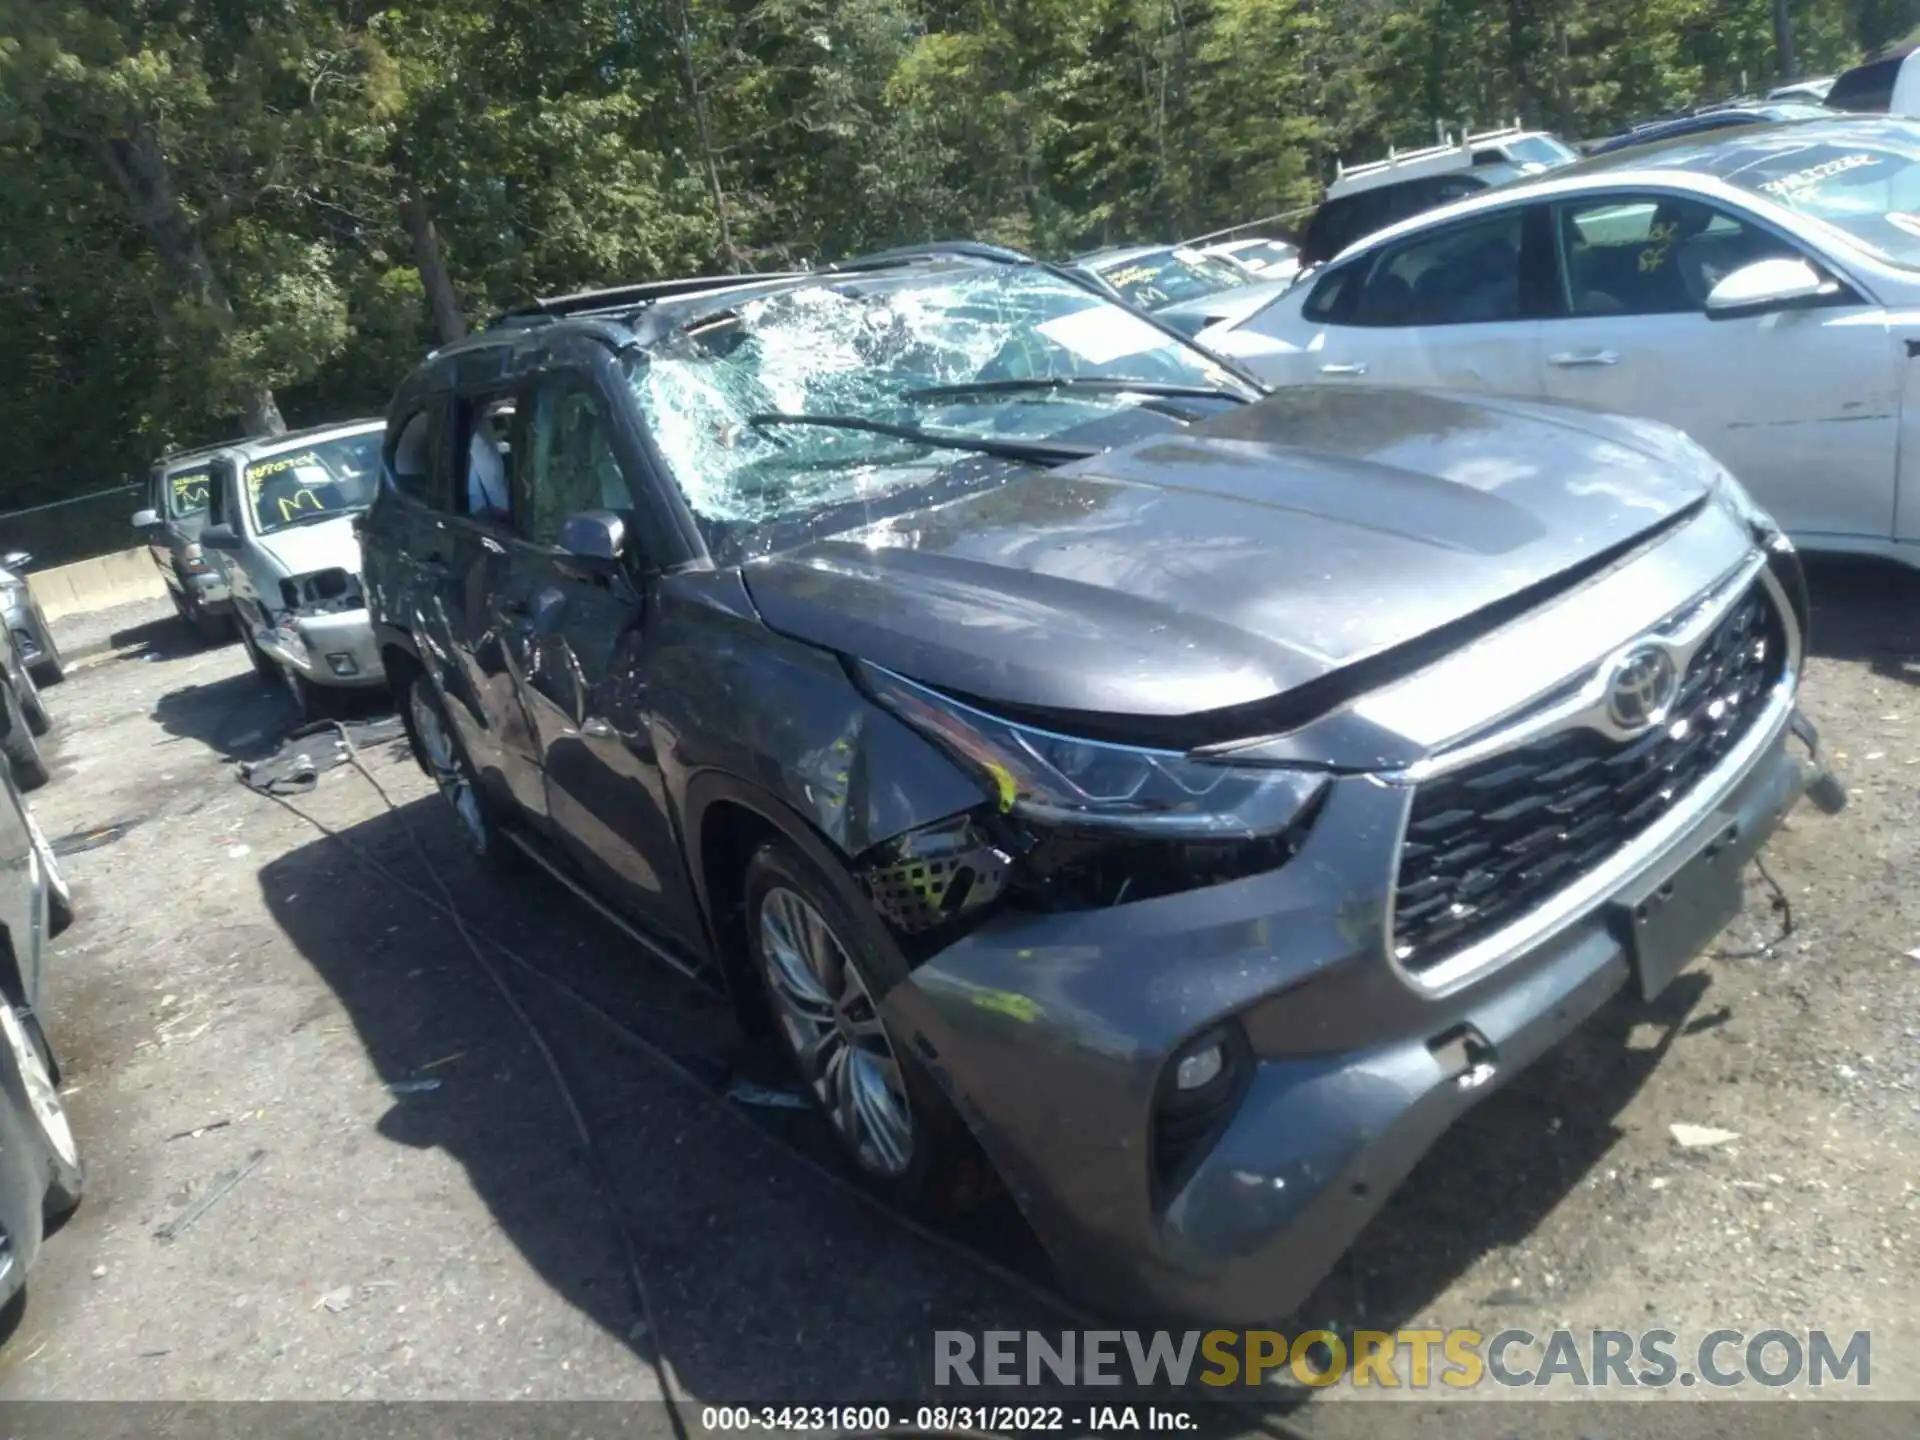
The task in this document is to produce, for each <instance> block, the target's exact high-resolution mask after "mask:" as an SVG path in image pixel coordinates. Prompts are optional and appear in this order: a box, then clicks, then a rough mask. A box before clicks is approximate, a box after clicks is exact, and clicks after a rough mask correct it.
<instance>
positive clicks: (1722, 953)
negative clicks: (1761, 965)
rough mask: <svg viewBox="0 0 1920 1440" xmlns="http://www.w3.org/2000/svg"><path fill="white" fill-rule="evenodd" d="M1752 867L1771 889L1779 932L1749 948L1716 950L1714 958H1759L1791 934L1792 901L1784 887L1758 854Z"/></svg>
mask: <svg viewBox="0 0 1920 1440" xmlns="http://www.w3.org/2000/svg"><path fill="white" fill-rule="evenodd" d="M1753 868H1754V869H1756V870H1758V871H1759V872H1760V878H1761V879H1762V880H1764V881H1766V882H1767V885H1768V887H1769V888H1770V889H1772V891H1773V910H1774V913H1776V914H1777V915H1779V916H1780V933H1779V934H1778V935H1776V936H1774V937H1773V939H1771V940H1769V941H1767V943H1766V944H1764V945H1757V946H1755V947H1754V948H1753V949H1751V950H1716V951H1714V952H1713V958H1714V959H1716V960H1759V959H1762V958H1763V957H1765V956H1767V955H1770V954H1772V953H1773V951H1774V950H1776V949H1777V948H1779V947H1780V946H1782V945H1784V944H1786V943H1787V941H1788V940H1789V939H1790V938H1792V935H1793V902H1792V901H1791V900H1789V899H1788V898H1787V891H1786V887H1785V886H1783V885H1782V884H1781V883H1780V882H1779V881H1778V880H1776V879H1774V878H1773V872H1772V871H1771V870H1769V869H1767V862H1766V861H1765V860H1762V859H1761V858H1760V857H1759V856H1758V855H1755V856H1754V857H1753Z"/></svg>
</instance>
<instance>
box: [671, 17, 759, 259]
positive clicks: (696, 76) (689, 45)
mask: <svg viewBox="0 0 1920 1440" xmlns="http://www.w3.org/2000/svg"><path fill="white" fill-rule="evenodd" d="M676 18H677V19H678V20H679V22H680V23H679V25H678V26H677V27H676V31H675V34H674V40H675V42H676V43H677V44H678V46H679V48H680V78H681V79H682V80H683V81H685V82H686V87H687V103H688V104H689V105H690V106H692V108H693V126H694V134H695V138H696V139H697V140H698V141H699V145H700V173H701V177H702V178H703V179H704V180H705V181H706V183H707V199H708V201H709V203H711V204H712V206H713V221H714V224H715V225H716V226H718V227H719V230H720V254H721V256H722V258H723V259H724V260H725V262H726V266H727V269H729V270H731V271H734V272H736V273H737V272H738V271H739V270H740V269H741V268H742V267H741V261H740V252H739V251H738V250H736V249H735V248H734V244H733V221H732V219H731V217H730V216H729V215H728V213H727V192H726V190H725V188H724V187H722V185H721V184H720V162H719V160H718V159H717V158H716V156H715V153H714V145H713V126H712V123H711V121H710V119H709V117H708V114H707V92H706V89H705V87H704V86H702V85H701V83H700V67H699V65H698V63H697V62H696V60H695V58H694V53H693V16H692V15H691V14H689V13H688V11H687V6H686V0H681V3H680V5H679V6H678V9H677V16H676Z"/></svg>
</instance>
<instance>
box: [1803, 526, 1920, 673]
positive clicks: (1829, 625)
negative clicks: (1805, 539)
mask: <svg viewBox="0 0 1920 1440" xmlns="http://www.w3.org/2000/svg"><path fill="white" fill-rule="evenodd" d="M1806 567H1807V590H1808V593H1809V596H1810V598H1811V599H1812V601H1813V634H1812V646H1811V649H1812V651H1813V653H1814V654H1815V655H1818V656H1821V657H1823V658H1825V659H1828V660H1852V661H1863V662H1865V663H1866V664H1867V665H1868V667H1869V668H1871V669H1872V671H1873V673H1874V674H1876V675H1881V676H1885V677H1886V678H1887V679H1889V680H1899V681H1901V682H1903V683H1905V684H1908V685H1920V571H1916V570H1915V569H1914V568H1913V567H1912V566H1909V565H1901V564H1898V563H1896V562H1895V561H1891V560H1866V559H1853V558H1849V557H1844V556H1809V557H1807V560H1806Z"/></svg>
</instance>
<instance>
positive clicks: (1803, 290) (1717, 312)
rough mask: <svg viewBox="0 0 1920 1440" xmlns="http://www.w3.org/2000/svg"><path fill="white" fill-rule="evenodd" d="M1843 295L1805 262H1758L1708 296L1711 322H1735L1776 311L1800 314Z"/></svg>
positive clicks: (1708, 312) (1745, 267)
mask: <svg viewBox="0 0 1920 1440" xmlns="http://www.w3.org/2000/svg"><path fill="white" fill-rule="evenodd" d="M1839 293H1840V286H1839V284H1838V283H1837V282H1835V281H1832V280H1829V279H1827V278H1826V277H1824V276H1823V275H1821V273H1820V272H1819V271H1818V270H1816V269H1814V268H1813V266H1811V265H1810V264H1808V263H1807V262H1806V261H1805V260H1795V259H1785V258H1781V259H1774V260H1756V261H1754V262H1753V264H1751V265H1742V266H1741V267H1740V268H1739V269H1738V270H1736V271H1734V272H1733V273H1732V274H1731V275H1729V276H1727V278H1726V279H1724V280H1722V281H1721V282H1720V283H1719V284H1718V285H1716V286H1714V287H1713V290H1712V293H1710V294H1709V295H1708V296H1707V318H1708V319H1709V320H1735V319H1738V318H1739V317H1741V316H1743V315H1766V314H1770V313H1772V312H1773V311H1775V310H1798V309H1803V308H1805V307H1806V306H1808V305H1818V304H1819V303H1820V302H1821V301H1823V300H1826V299H1829V298H1831V297H1832V296H1835V295H1838V294H1839Z"/></svg>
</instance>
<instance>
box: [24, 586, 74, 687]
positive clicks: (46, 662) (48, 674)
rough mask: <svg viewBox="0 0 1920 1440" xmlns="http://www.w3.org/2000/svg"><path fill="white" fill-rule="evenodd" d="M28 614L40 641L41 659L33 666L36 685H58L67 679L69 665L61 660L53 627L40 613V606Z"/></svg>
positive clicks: (34, 607) (36, 606)
mask: <svg viewBox="0 0 1920 1440" xmlns="http://www.w3.org/2000/svg"><path fill="white" fill-rule="evenodd" d="M28 613H29V617H30V618H31V620H32V621H33V633H34V635H35V636H36V637H38V639H39V641H40V658H39V659H38V660H37V661H35V662H34V666H33V681H34V684H36V685H58V684H59V683H60V682H61V681H62V680H64V679H66V678H67V664H66V661H64V660H62V659H61V658H60V647H59V645H57V644H56V643H55V642H54V638H53V627H52V626H50V625H48V624H47V617H46V616H45V615H42V614H41V613H40V607H39V605H38V604H35V605H34V606H33V608H32V610H31V611H29V612H28Z"/></svg>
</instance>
